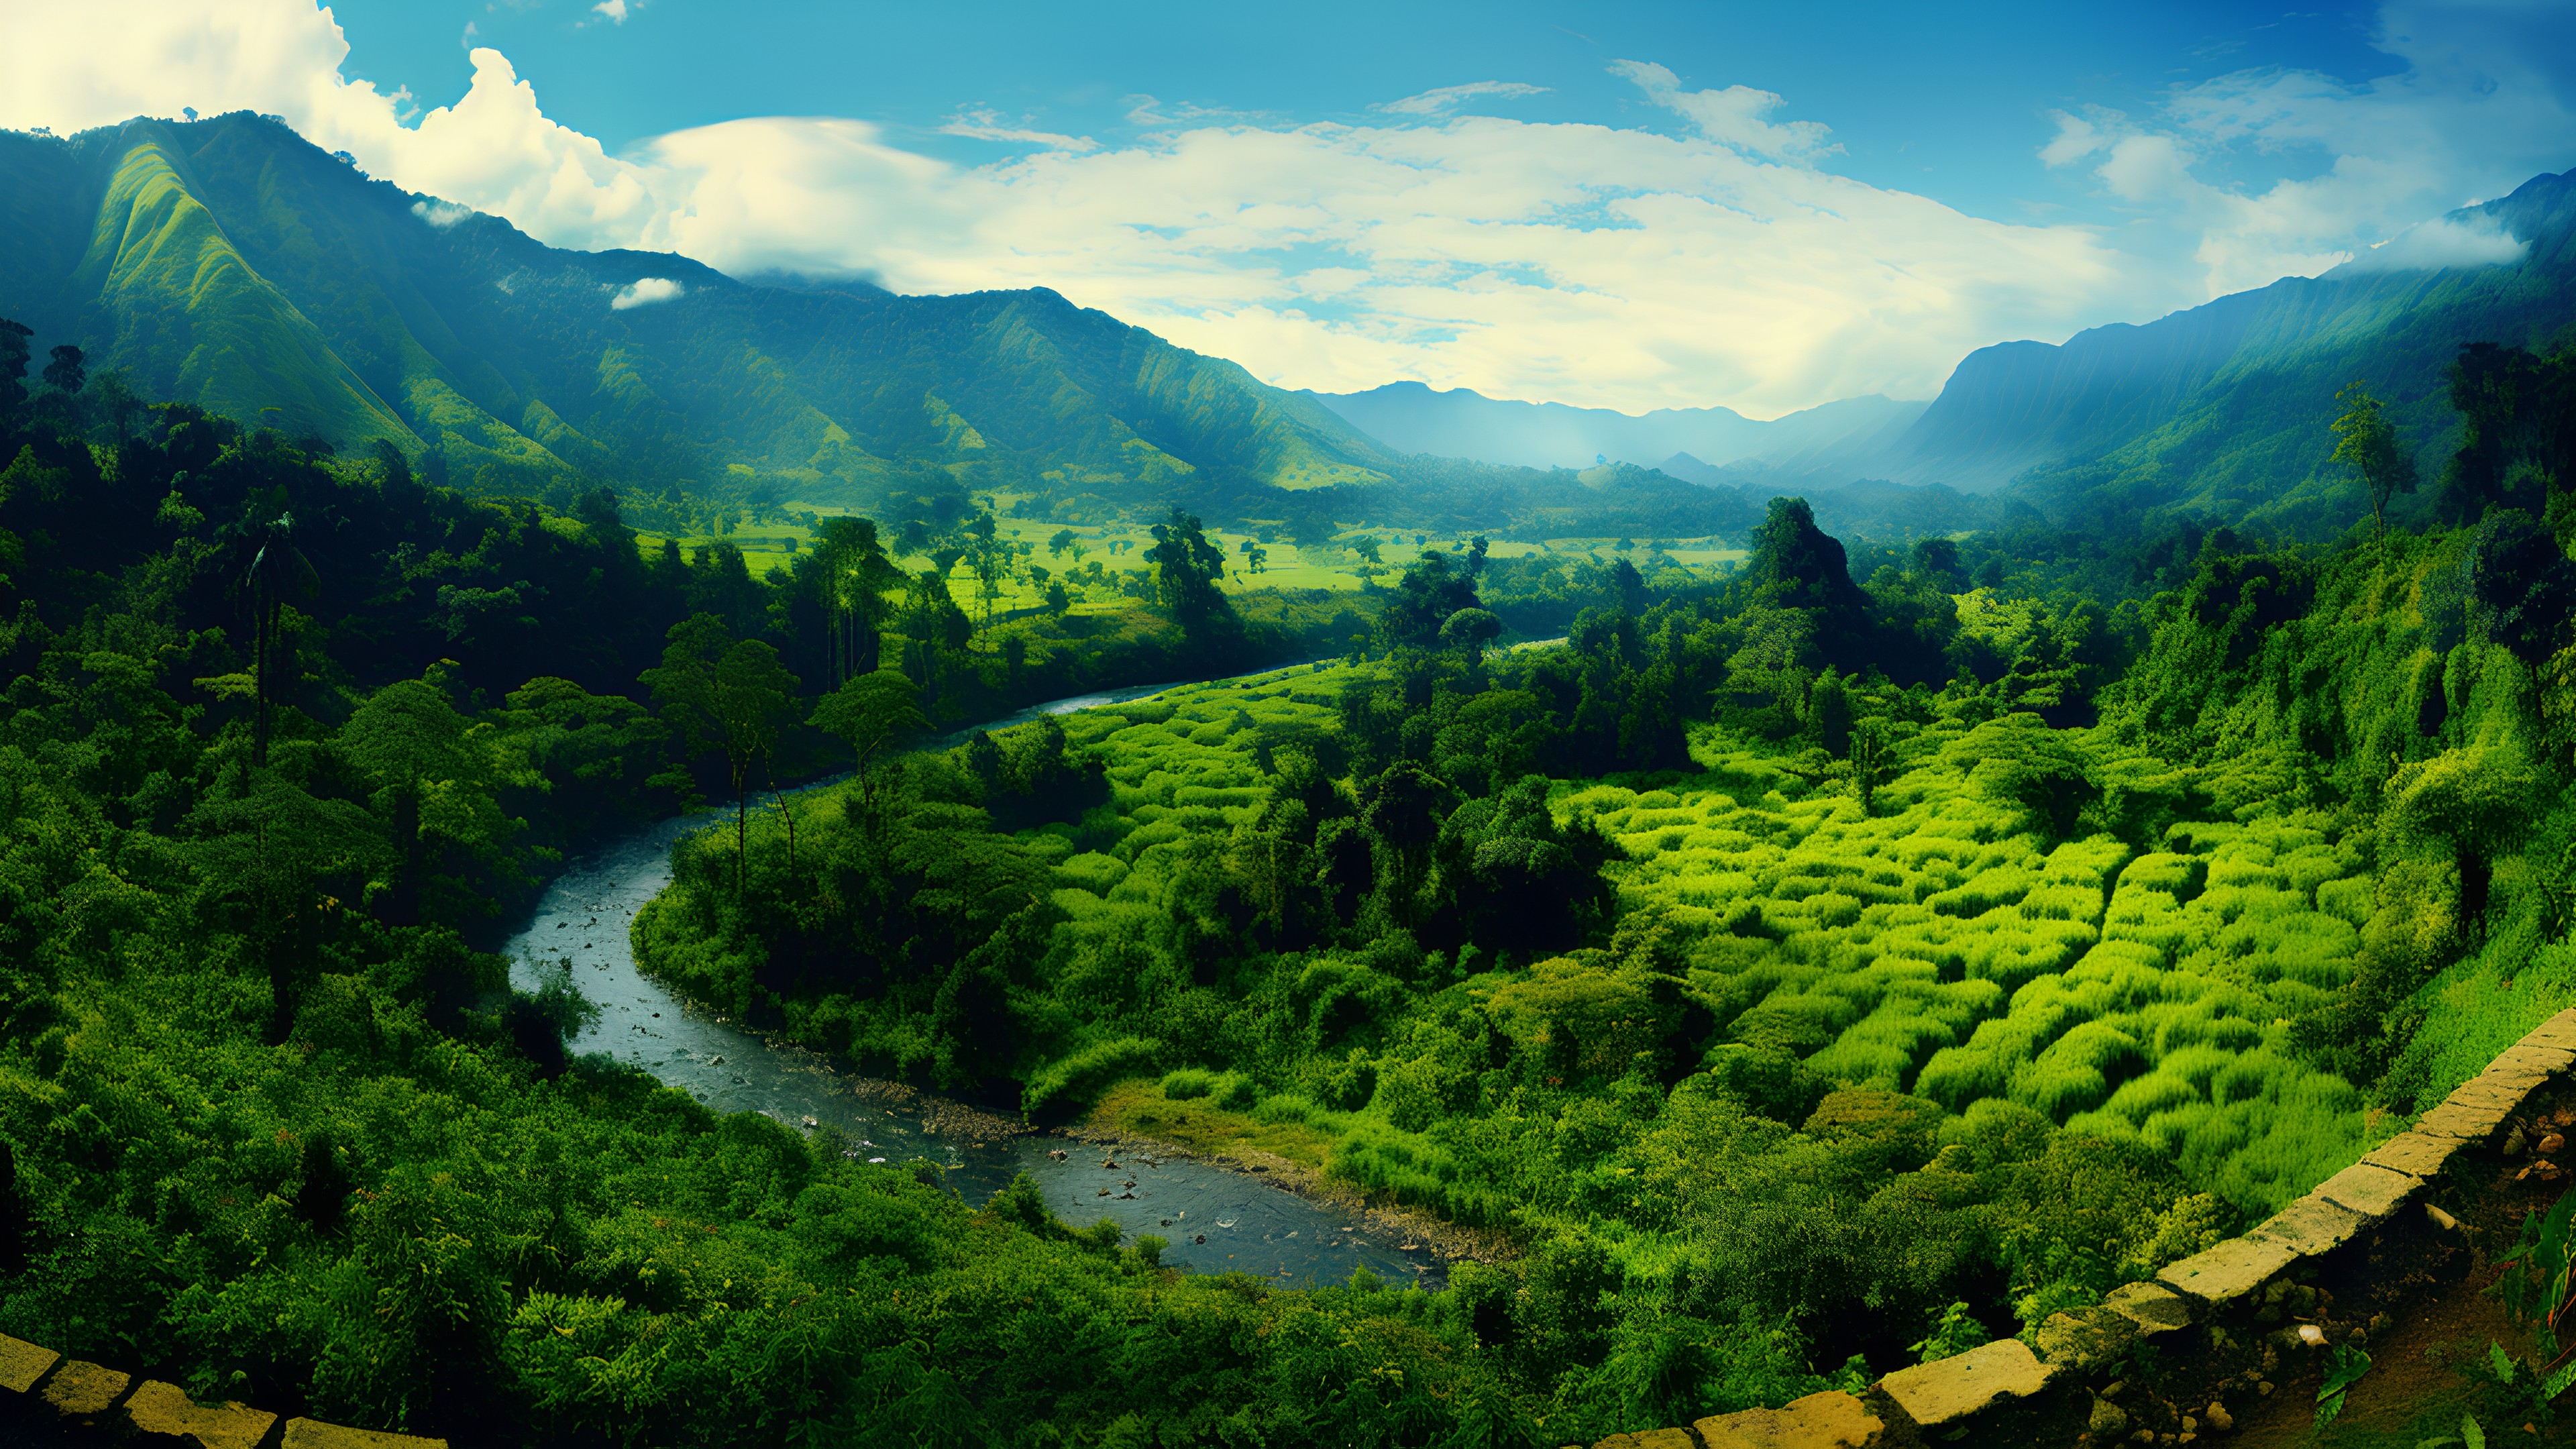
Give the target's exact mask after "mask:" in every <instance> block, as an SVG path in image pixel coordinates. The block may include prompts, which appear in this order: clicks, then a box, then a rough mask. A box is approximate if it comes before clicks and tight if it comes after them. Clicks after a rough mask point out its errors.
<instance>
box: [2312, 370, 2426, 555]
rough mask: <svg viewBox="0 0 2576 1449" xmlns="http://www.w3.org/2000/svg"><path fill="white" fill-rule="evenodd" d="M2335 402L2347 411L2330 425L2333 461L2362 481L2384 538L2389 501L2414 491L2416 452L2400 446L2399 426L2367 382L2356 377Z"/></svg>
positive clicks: (2362, 486)
mask: <svg viewBox="0 0 2576 1449" xmlns="http://www.w3.org/2000/svg"><path fill="white" fill-rule="evenodd" d="M2335 401H2337V402H2339V403H2342V404H2343V405H2344V411H2343V416H2341V417H2339V418H2336V419H2335V420H2334V422H2333V423H2332V424H2331V426H2332V427H2333V429H2334V435H2335V446H2334V453H2333V456H2332V458H2331V459H2330V461H2332V462H2336V463H2341V464H2342V465H2343V466H2345V467H2346V468H2349V469H2351V470H2352V474H2353V476H2354V477H2355V478H2358V479H2359V480H2361V490H2362V493H2363V494H2364V496H2366V497H2368V498H2369V499H2370V519H2371V522H2372V523H2373V524H2374V525H2376V531H2377V532H2378V534H2379V535H2380V537H2382V538H2385V537H2387V536H2388V500H2389V499H2390V498H2392V497H2394V496H2395V495H2397V494H2400V493H2412V492H2414V491H2415V455H2414V454H2412V453H2409V452H2407V451H2406V450H2405V449H2404V448H2403V447H2401V446H2399V444H2398V442H2397V425H2396V424H2395V423H2393V422H2390V421H2389V420H2388V410H2387V409H2386V408H2384V407H2382V406H2381V405H2380V401H2379V399H2377V398H2375V397H2372V396H2371V395H2370V393H2369V391H2368V385H2367V384H2366V383H2363V382H2361V381H2359V380H2355V381H2354V383H2353V384H2352V386H2350V387H2347V388H2345V389H2344V390H2343V391H2341V392H2339V393H2336V394H2335Z"/></svg>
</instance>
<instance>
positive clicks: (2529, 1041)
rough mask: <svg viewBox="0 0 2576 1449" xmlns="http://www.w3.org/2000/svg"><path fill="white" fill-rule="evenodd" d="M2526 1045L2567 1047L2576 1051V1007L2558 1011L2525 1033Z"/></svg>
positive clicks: (2523, 1039) (2524, 1041)
mask: <svg viewBox="0 0 2576 1449" xmlns="http://www.w3.org/2000/svg"><path fill="white" fill-rule="evenodd" d="M2522 1041H2523V1045H2525V1046H2552V1047H2565V1048H2567V1049H2568V1050H2570V1051H2576V1007H2570V1008H2569V1009H2567V1010H2565V1011H2562V1012H2560V1013H2558V1014H2557V1015H2556V1016H2553V1017H2551V1018H2549V1019H2548V1020H2547V1021H2544V1022H2542V1023H2541V1024H2540V1025H2538V1026H2535V1027H2533V1028H2532V1029H2531V1030H2530V1031H2528V1032H2526V1033H2524V1035H2523V1038H2522Z"/></svg>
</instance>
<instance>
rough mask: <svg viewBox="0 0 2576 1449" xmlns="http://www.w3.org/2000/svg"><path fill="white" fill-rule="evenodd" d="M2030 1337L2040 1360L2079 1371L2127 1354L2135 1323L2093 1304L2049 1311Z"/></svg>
mask: <svg viewBox="0 0 2576 1449" xmlns="http://www.w3.org/2000/svg"><path fill="white" fill-rule="evenodd" d="M2031 1338H2032V1343H2031V1347H2032V1348H2033V1349H2035V1350H2036V1351H2037V1352H2038V1354H2039V1358H2040V1362H2042V1363H2046V1364H2052V1365H2055V1366H2056V1367H2058V1368H2069V1369H2075V1370H2078V1371H2081V1370H2084V1369H2089V1368H2092V1367H2093V1366H2095V1365H2096V1364H2106V1363H2109V1362H2111V1361H2112V1360H2114V1359H2117V1358H2119V1357H2120V1356H2121V1355H2123V1354H2125V1353H2127V1352H2128V1351H2129V1349H2130V1348H2131V1347H2132V1346H2133V1345H2135V1344H2136V1343H2137V1341H2138V1325H2136V1324H2134V1323H2132V1322H2130V1321H2129V1320H2128V1319H2126V1318H2123V1317H2121V1316H2120V1315H2119V1314H2117V1313H2115V1312H2113V1311H2111V1310H2110V1309H2108V1308H2103V1307H2100V1306H2098V1305H2097V1306H2095V1307H2092V1308H2078V1309H2075V1310H2074V1311H2072V1312H2069V1313H2052V1314H2050V1315H2048V1321H2047V1322H2046V1323H2043V1324H2041V1325H2040V1326H2039V1331H2038V1332H2037V1333H2034V1334H2032V1335H2031Z"/></svg>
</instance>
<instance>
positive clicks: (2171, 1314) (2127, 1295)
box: [2102, 1283, 2191, 1334]
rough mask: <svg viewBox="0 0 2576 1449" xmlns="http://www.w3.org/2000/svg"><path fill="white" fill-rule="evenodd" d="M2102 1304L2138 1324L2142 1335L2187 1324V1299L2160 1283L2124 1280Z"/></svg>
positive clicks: (2161, 1331) (2189, 1321) (2189, 1323)
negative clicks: (2127, 1281) (2128, 1281)
mask: <svg viewBox="0 0 2576 1449" xmlns="http://www.w3.org/2000/svg"><path fill="white" fill-rule="evenodd" d="M2102 1306H2103V1307H2105V1308H2108V1309H2110V1310H2111V1311H2112V1312H2114V1313H2117V1314H2119V1315H2120V1316H2121V1317H2122V1318H2125V1319H2127V1320H2129V1321H2130V1322H2131V1323H2134V1324H2136V1325H2137V1326H2138V1331H2139V1332H2140V1333H2144V1334H2157V1333H2164V1332H2167V1331H2169V1330H2172V1329H2176V1328H2189V1327H2190V1326H2191V1300H2190V1299H2188V1298H2185V1297H2184V1296H2182V1295H2181V1294H2180V1293H2177V1292H2175V1291H2174V1290H2173V1289H2171V1288H2168V1287H2166V1286H2165V1285H2164V1284H2162V1283H2126V1284H2123V1285H2121V1286H2120V1287H2117V1288H2114V1289H2112V1290H2111V1291H2110V1293H2109V1294H2108V1295H2106V1296H2105V1297H2104V1298H2103V1299H2102Z"/></svg>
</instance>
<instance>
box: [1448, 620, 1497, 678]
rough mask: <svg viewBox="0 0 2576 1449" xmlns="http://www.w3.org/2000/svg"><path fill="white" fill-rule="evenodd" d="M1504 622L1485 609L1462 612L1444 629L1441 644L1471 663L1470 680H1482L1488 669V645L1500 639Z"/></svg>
mask: <svg viewBox="0 0 2576 1449" xmlns="http://www.w3.org/2000/svg"><path fill="white" fill-rule="evenodd" d="M1502 632H1503V621H1502V620H1500V619H1498V618H1495V617H1494V615H1493V614H1492V613H1491V612H1490V611H1488V610H1485V609H1460V610H1459V611H1458V612H1456V613H1454V614H1452V615H1450V616H1449V618H1448V621H1447V622H1446V623H1443V624H1442V625H1441V626H1440V642H1441V643H1442V644H1443V645H1445V646H1447V647H1448V648H1451V649H1455V650H1457V651H1458V653H1459V654H1460V656H1462V657H1463V658H1464V659H1465V660H1466V662H1467V677H1468V678H1470V679H1477V678H1481V677H1482V676H1483V673H1484V668H1485V646H1486V645H1488V644H1490V643H1492V642H1494V640H1496V639H1498V638H1500V637H1501V636H1502Z"/></svg>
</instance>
